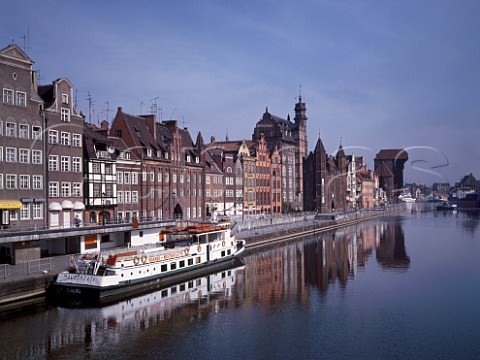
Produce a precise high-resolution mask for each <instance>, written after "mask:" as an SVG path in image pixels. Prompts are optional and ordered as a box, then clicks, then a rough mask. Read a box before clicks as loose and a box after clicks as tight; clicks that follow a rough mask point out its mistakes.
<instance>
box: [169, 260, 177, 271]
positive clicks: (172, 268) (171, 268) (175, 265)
mask: <svg viewBox="0 0 480 360" xmlns="http://www.w3.org/2000/svg"><path fill="white" fill-rule="evenodd" d="M176 268H177V263H174V262H173V263H171V264H170V270H175V269H176Z"/></svg>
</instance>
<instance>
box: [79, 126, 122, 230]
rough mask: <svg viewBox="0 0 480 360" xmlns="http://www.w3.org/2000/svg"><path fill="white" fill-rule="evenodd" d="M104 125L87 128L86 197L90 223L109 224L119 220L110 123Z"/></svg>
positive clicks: (85, 156) (87, 222) (114, 158)
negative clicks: (117, 216)
mask: <svg viewBox="0 0 480 360" xmlns="http://www.w3.org/2000/svg"><path fill="white" fill-rule="evenodd" d="M102 125H103V127H102V128H97V127H96V126H95V125H93V124H86V125H85V127H84V133H83V138H84V161H85V162H84V176H85V186H84V196H85V220H84V222H85V223H86V224H87V225H88V224H93V225H96V224H102V225H105V224H108V223H111V222H112V221H114V220H115V219H116V215H115V210H116V207H117V164H116V154H115V148H114V146H113V142H112V141H111V140H110V139H109V138H108V123H106V122H103V123H102Z"/></svg>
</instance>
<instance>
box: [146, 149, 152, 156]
mask: <svg viewBox="0 0 480 360" xmlns="http://www.w3.org/2000/svg"><path fill="white" fill-rule="evenodd" d="M147 156H148V157H152V149H147Z"/></svg>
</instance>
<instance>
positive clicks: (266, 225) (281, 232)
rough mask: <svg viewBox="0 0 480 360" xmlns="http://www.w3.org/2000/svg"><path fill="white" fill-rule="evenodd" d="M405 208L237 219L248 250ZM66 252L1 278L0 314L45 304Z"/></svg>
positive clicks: (237, 229) (64, 264)
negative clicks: (46, 264)
mask: <svg viewBox="0 0 480 360" xmlns="http://www.w3.org/2000/svg"><path fill="white" fill-rule="evenodd" d="M404 210H405V206H404V204H399V205H398V206H392V207H389V208H385V209H381V210H366V211H358V212H348V213H338V214H335V215H330V214H329V215H322V214H319V215H315V214H309V215H302V216H296V217H289V218H285V219H281V218H280V219H279V218H276V219H271V218H270V219H269V218H258V219H248V220H246V221H243V222H237V223H236V225H235V228H234V231H236V234H237V237H238V238H242V239H245V240H246V242H247V245H246V248H247V251H254V250H255V249H258V248H260V247H264V246H268V245H271V244H275V243H280V242H285V241H289V240H292V239H295V238H298V237H303V236H306V235H309V234H312V233H317V232H318V233H320V232H325V231H330V230H334V229H336V228H340V227H344V226H349V225H353V224H356V223H359V222H362V221H367V220H369V219H373V218H378V217H383V216H388V215H391V214H396V213H399V212H402V211H404ZM65 259H66V257H65V255H62V256H58V257H56V258H55V259H52V260H50V261H51V262H52V265H51V267H50V269H51V270H50V271H48V272H47V271H44V272H36V273H30V274H23V275H22V274H20V275H17V276H14V277H12V278H6V279H2V280H1V281H0V285H1V286H0V317H1V314H6V313H9V314H11V313H12V312H15V311H25V309H28V308H31V307H35V306H46V293H47V289H48V287H49V286H50V285H51V284H52V282H53V281H54V279H55V277H56V276H57V275H58V273H59V272H60V271H63V270H64V269H65V268H66V260H65Z"/></svg>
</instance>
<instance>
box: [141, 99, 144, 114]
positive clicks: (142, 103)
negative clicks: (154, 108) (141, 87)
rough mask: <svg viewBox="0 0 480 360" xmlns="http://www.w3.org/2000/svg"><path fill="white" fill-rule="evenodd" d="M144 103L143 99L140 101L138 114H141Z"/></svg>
mask: <svg viewBox="0 0 480 360" xmlns="http://www.w3.org/2000/svg"><path fill="white" fill-rule="evenodd" d="M144 104H145V103H144V102H143V101H140V115H142V114H143V105H144Z"/></svg>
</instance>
